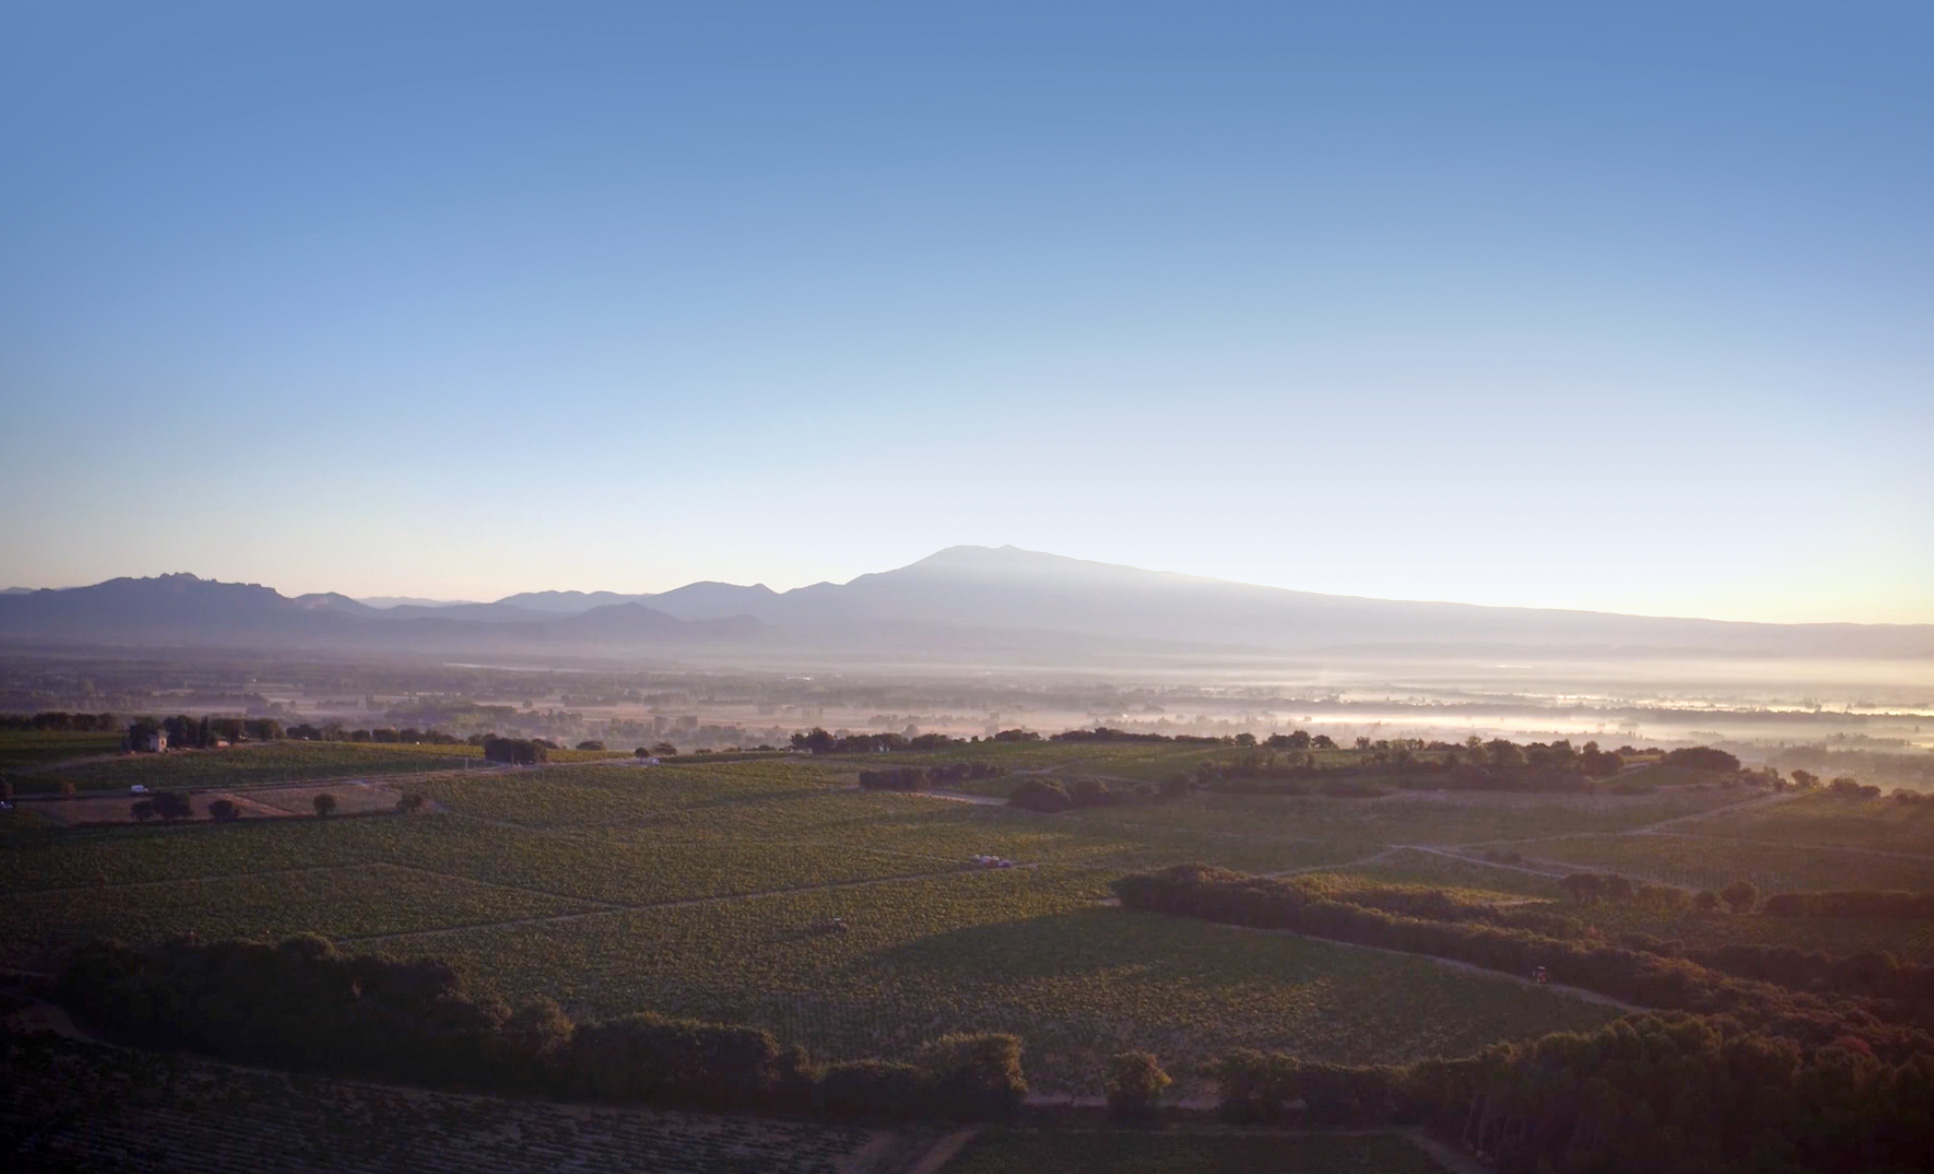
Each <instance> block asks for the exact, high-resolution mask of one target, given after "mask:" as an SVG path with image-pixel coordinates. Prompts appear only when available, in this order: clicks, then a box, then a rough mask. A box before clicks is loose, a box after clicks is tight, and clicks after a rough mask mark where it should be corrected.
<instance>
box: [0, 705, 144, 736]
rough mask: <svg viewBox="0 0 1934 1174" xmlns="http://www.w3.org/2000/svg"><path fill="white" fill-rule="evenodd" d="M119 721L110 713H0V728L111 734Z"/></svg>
mask: <svg viewBox="0 0 1934 1174" xmlns="http://www.w3.org/2000/svg"><path fill="white" fill-rule="evenodd" d="M120 728H121V723H120V722H119V721H118V720H116V718H115V716H114V715H113V714H111V713H67V712H65V711H63V710H48V711H46V712H43V713H34V714H26V713H0V730H62V731H68V732H71V733H77V734H111V733H113V732H114V731H116V730H118V729H120Z"/></svg>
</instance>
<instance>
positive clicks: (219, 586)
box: [0, 574, 763, 653]
mask: <svg viewBox="0 0 1934 1174" xmlns="http://www.w3.org/2000/svg"><path fill="white" fill-rule="evenodd" d="M473 609H483V612H482V615H481V616H480V617H478V616H474V615H473V616H471V617H466V615H465V614H464V613H465V612H469V611H472V610H473ZM415 613H421V614H415ZM762 629H763V625H761V624H760V623H759V622H758V621H757V620H753V619H750V618H749V617H743V616H740V617H734V618H730V619H706V620H700V621H687V620H682V619H679V618H677V617H675V616H670V615H666V614H665V613H663V612H660V611H654V610H652V609H651V608H647V607H643V606H641V605H638V604H635V603H627V604H618V605H610V606H604V607H594V608H591V609H589V610H588V611H584V612H580V613H577V614H573V615H564V616H560V615H547V614H545V613H543V612H538V611H529V610H523V609H517V608H509V609H506V608H503V607H501V606H500V605H497V604H468V605H460V606H455V607H445V608H423V607H409V606H399V607H393V608H374V607H370V606H369V605H367V604H364V603H360V602H358V601H356V600H354V599H350V598H349V597H348V596H345V595H337V594H334V593H322V594H314V595H299V596H296V597H294V598H290V597H288V596H284V595H281V594H280V593H278V592H276V591H274V590H271V589H270V588H267V587H263V586H260V585H258V584H253V583H220V582H216V581H214V580H210V579H201V578H197V577H196V576H194V575H188V574H175V575H161V576H158V577H156V578H151V579H110V580H108V581H107V582H105V583H96V584H94V585H93V586H91V587H72V588H67V589H65V590H59V591H55V590H44V591H34V592H31V593H27V594H16V595H7V596H0V642H5V643H9V644H42V645H45V644H56V645H66V644H93V645H98V644H110V645H132V646H137V647H176V648H179V647H197V646H210V647H249V648H329V649H358V650H374V651H384V652H462V651H545V650H564V651H572V652H578V653H592V652H614V651H616V652H622V651H632V650H639V651H649V650H651V649H653V648H655V647H659V646H673V645H676V646H691V645H695V644H719V643H729V642H732V641H743V640H747V639H753V638H756V637H757V636H758V635H759V634H760V633H761V631H762Z"/></svg>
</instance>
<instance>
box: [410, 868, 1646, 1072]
mask: <svg viewBox="0 0 1934 1174" xmlns="http://www.w3.org/2000/svg"><path fill="white" fill-rule="evenodd" d="M1109 875H1112V874H1106V873H1093V872H1085V871H1081V870H1073V869H1061V868H1052V867H1051V868H1043V869H1039V870H1030V871H1014V872H996V873H975V874H964V875H962V876H958V877H947V878H936V879H928V880H919V881H908V882H904V883H894V884H881V885H873V886H868V887H864V888H854V889H846V890H828V891H819V892H811V893H798V894H790V895H785V896H776V897H770V898H764V899H756V900H744V901H731V902H726V903H722V904H714V905H705V906H687V907H674V908H664V909H654V910H645V911H639V912H631V913H617V914H610V915H599V916H595V917H592V918H586V919H583V920H580V921H575V922H571V923H567V924H561V925H529V926H520V927H510V928H504V929H494V930H471V931H461V932H456V933H450V934H443V935H439V936H437V937H436V938H435V939H434V941H435V952H436V953H437V954H439V955H440V956H443V957H445V958H448V959H450V960H451V961H452V962H453V963H454V964H456V965H457V966H458V967H459V968H460V969H461V970H462V971H463V972H464V973H465V974H466V975H468V976H471V977H473V978H474V979H475V980H476V981H479V982H480V983H482V984H484V985H486V986H488V987H492V988H495V989H497V990H498V991H499V992H500V993H503V994H505V995H506V996H508V997H511V998H513V999H517V998H523V997H528V996H531V995H536V994H540V993H545V994H550V995H551V996H552V997H555V998H558V999H559V1000H560V1001H563V1002H564V1003H565V1004H566V1005H567V1007H570V1008H571V1009H573V1010H577V1011H581V1012H586V1013H591V1014H598V1015H610V1014H618V1013H622V1012H627V1011H633V1010H638V1009H644V1008H651V1009H657V1010H661V1011H665V1012H668V1013H675V1014H685V1015H695V1016H700V1017H704V1018H712V1019H722V1020H730V1021H745V1022H752V1023H757V1024H760V1025H761V1026H765V1027H769V1028H771V1029H773V1030H774V1031H775V1032H776V1033H777V1034H779V1035H780V1036H781V1037H782V1038H785V1039H788V1040H791V1041H795V1042H799V1043H804V1044H806V1045H807V1046H808V1047H809V1048H811V1049H813V1050H814V1051H815V1052H816V1053H822V1052H823V1053H826V1054H829V1055H832V1056H835V1057H850V1056H861V1055H869V1054H888V1055H892V1054H900V1053H904V1052H906V1051H907V1050H909V1049H911V1048H913V1047H914V1046H916V1045H917V1044H919V1043H920V1042H921V1041H923V1040H925V1039H929V1038H932V1037H933V1036H935V1035H939V1034H942V1033H945V1032H949V1031H1013V1032H1016V1033H1018V1034H1020V1035H1021V1036H1022V1037H1023V1038H1024V1039H1025V1040H1026V1041H1027V1044H1028V1061H1027V1063H1028V1070H1029V1072H1030V1074H1031V1076H1032V1077H1033V1078H1034V1079H1035V1080H1036V1082H1037V1083H1038V1084H1039V1085H1040V1086H1041V1087H1044V1088H1048V1089H1054V1090H1060V1091H1079V1092H1091V1091H1093V1089H1094V1088H1095V1087H1097V1082H1098V1080H1099V1072H1100V1068H1101V1064H1102V1062H1103V1060H1104V1058H1105V1057H1106V1056H1108V1055H1110V1054H1112V1053H1113V1052H1115V1051H1119V1050H1122V1049H1123V1048H1128V1047H1142V1048H1148V1049H1150V1050H1153V1051H1155V1052H1156V1053H1157V1054H1159V1055H1161V1056H1163V1057H1164V1058H1165V1059H1169V1060H1173V1061H1174V1062H1176V1063H1186V1062H1189V1061H1197V1060H1204V1059H1207V1058H1209V1057H1211V1056H1213V1055H1217V1054H1220V1053H1221V1052H1223V1051H1226V1050H1227V1049H1228V1048H1231V1047H1236V1046H1256V1047H1266V1048H1284V1049H1289V1050H1293V1051H1296V1052H1297V1053H1299V1054H1302V1055H1308V1056H1312V1057H1320V1058H1327V1059H1338V1060H1343V1059H1349V1060H1359V1061H1362V1060H1385V1059H1398V1058H1404V1057H1410V1056H1418V1055H1436V1054H1442V1055H1453V1054H1461V1053H1464V1052H1468V1051H1471V1050H1474V1049H1475V1048H1477V1047H1481V1046H1483V1045H1484V1044H1486V1043H1489V1042H1492V1041H1495V1040H1498V1039H1505V1038H1518V1037H1522V1036H1527V1035H1535V1034H1538V1033H1540V1032H1544V1031H1552V1030H1561V1029H1579V1028H1584V1027H1589V1026H1593V1025H1596V1024H1598V1023H1602V1022H1604V1021H1605V1020H1606V1019H1607V1018H1609V1017H1610V1014H1611V1013H1610V1012H1608V1011H1607V1010H1606V1009H1605V1008H1603V1007H1599V1006H1595V1005H1593V1004H1589V1003H1585V1002H1581V1001H1577V1000H1573V999H1569V998H1567V997H1565V996H1564V995H1562V994H1557V993H1553V992H1548V991H1539V990H1533V989H1528V988H1524V987H1520V986H1518V985H1516V984H1513V983H1510V982H1508V981H1500V980H1497V979H1492V978H1487V977H1483V976H1477V975H1471V974H1467V973H1461V972H1457V971H1453V970H1449V969H1446V968H1443V967H1440V966H1438V965H1436V964H1434V963H1432V962H1430V961H1428V960H1425V959H1420V958H1410V957H1400V956H1393V955H1386V954H1380V953H1375V952H1371V951H1365V950H1355V949H1351V948H1349V947H1346V946H1338V945H1334V944H1331V943H1325V942H1317V941H1310V940H1305V939H1301V938H1293V937H1284V936H1274V935H1266V934H1254V933H1244V932H1240V931H1235V930H1230V929H1227V928H1225V927H1221V926H1214V925H1209V924H1207V923H1203V922H1197V921H1191V920H1187V919H1181V918H1164V917H1156V916H1151V915H1142V914H1133V913H1124V912H1122V911H1120V910H1114V909H1102V908H1097V907H1095V905H1094V897H1095V894H1096V893H1097V892H1099V891H1101V889H1102V886H1103V884H1104V882H1105V879H1106V877H1107V876H1109ZM833 918H842V919H844V921H845V922H846V924H847V925H848V926H849V927H850V930H849V932H846V933H839V934H822V933H816V932H815V927H817V926H820V925H822V924H824V923H826V922H828V921H830V920H831V919H833ZM375 945H376V946H377V947H378V948H380V949H381V950H382V951H383V952H386V953H393V954H399V955H408V954H413V953H421V952H423V949H424V941H423V940H422V939H400V940H396V941H394V942H386V943H375Z"/></svg>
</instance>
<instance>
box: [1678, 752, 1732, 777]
mask: <svg viewBox="0 0 1934 1174" xmlns="http://www.w3.org/2000/svg"><path fill="white" fill-rule="evenodd" d="M1665 765H1667V766H1681V767H1685V768H1686V769H1688V770H1717V771H1725V772H1727V773H1731V772H1733V771H1736V770H1738V769H1739V759H1737V758H1735V757H1733V756H1732V755H1730V754H1728V753H1726V752H1725V751H1724V750H1714V749H1713V748H1712V747H1710V746H1688V747H1686V748H1685V749H1682V750H1673V751H1670V752H1668V753H1667V754H1666V756H1665Z"/></svg>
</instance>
